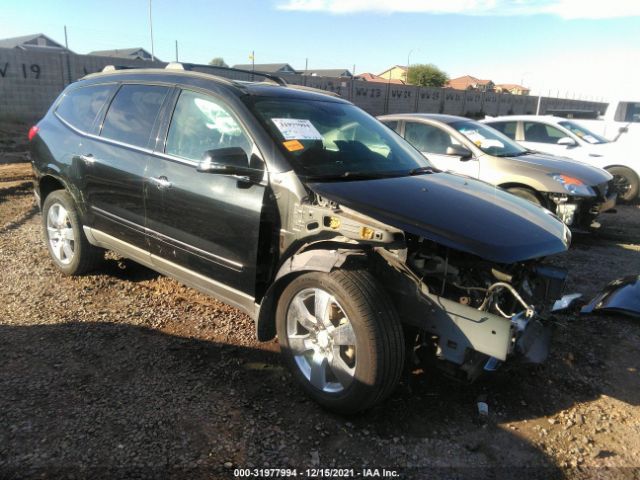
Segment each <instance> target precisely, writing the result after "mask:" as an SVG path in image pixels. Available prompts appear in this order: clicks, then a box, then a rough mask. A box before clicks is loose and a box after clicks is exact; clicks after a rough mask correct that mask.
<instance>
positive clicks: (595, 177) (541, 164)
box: [508, 152, 613, 186]
mask: <svg viewBox="0 0 640 480" xmlns="http://www.w3.org/2000/svg"><path fill="white" fill-rule="evenodd" d="M508 161H510V162H513V161H517V162H522V163H524V164H526V165H527V166H528V167H530V168H534V169H535V170H538V171H540V172H544V173H562V174H563V175H569V176H571V177H575V178H578V179H580V180H582V181H583V182H584V183H585V184H587V185H590V186H595V185H600V184H602V183H605V182H608V181H609V180H611V179H612V178H613V177H612V176H611V174H610V173H609V172H607V171H605V170H602V169H601V168H598V167H594V166H592V165H589V164H587V163H584V162H580V161H578V160H572V159H570V158H567V157H559V156H556V155H548V154H546V153H539V152H536V153H531V154H528V155H522V156H520V157H509V158H508Z"/></svg>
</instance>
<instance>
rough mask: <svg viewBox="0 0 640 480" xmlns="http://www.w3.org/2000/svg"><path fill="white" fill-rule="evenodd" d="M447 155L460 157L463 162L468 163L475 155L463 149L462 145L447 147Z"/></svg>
mask: <svg viewBox="0 0 640 480" xmlns="http://www.w3.org/2000/svg"><path fill="white" fill-rule="evenodd" d="M445 155H451V156H454V157H460V161H461V162H466V161H467V160H471V158H472V157H473V154H472V153H471V150H469V149H468V148H465V147H463V146H462V145H450V146H448V147H447V150H446V151H445Z"/></svg>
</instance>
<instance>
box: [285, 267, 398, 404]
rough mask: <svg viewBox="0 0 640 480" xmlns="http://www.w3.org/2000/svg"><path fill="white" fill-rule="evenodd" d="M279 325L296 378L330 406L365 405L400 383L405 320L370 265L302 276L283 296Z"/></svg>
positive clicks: (314, 396) (286, 355)
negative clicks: (402, 320)
mask: <svg viewBox="0 0 640 480" xmlns="http://www.w3.org/2000/svg"><path fill="white" fill-rule="evenodd" d="M276 327H277V331H278V340H279V342H280V346H281V351H282V355H283V357H284V360H285V362H286V363H287V364H288V366H289V368H290V369H291V371H292V372H293V375H294V377H295V378H296V380H297V381H298V382H299V383H300V384H301V385H302V387H303V389H304V390H305V391H306V392H307V393H308V394H309V395H310V396H311V397H312V398H313V399H314V400H316V401H317V402H318V403H320V404H322V405H323V406H325V407H327V408H328V409H330V410H333V411H336V412H339V413H354V412H357V411H361V410H365V409H367V408H369V407H371V406H373V405H374V404H376V403H379V402H380V401H382V400H383V399H384V398H386V397H387V396H388V395H389V394H390V393H391V392H392V391H393V389H394V388H395V387H396V385H397V383H398V380H399V378H400V375H401V372H402V367H403V364H404V338H403V332H402V327H401V325H400V321H399V320H398V317H397V314H396V312H395V309H394V307H393V305H392V304H391V302H390V300H389V298H388V297H387V295H386V293H385V292H384V291H383V290H382V289H381V288H380V286H379V285H378V284H377V283H376V282H375V280H374V279H373V277H372V276H371V274H370V273H368V272H366V271H360V270H358V271H346V270H337V271H335V272H332V273H330V274H327V273H321V272H311V273H306V274H303V275H301V276H299V277H298V278H296V279H295V280H293V281H292V282H291V283H290V284H289V285H288V286H287V287H286V288H285V290H284V291H283V293H282V295H281V297H280V299H279V302H278V307H277V310H276Z"/></svg>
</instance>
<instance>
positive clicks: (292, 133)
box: [271, 118, 322, 140]
mask: <svg viewBox="0 0 640 480" xmlns="http://www.w3.org/2000/svg"><path fill="white" fill-rule="evenodd" d="M271 121H272V122H273V123H274V124H275V126H276V127H278V130H280V133H282V136H283V137H284V139H285V140H322V135H321V134H320V132H319V131H318V130H316V127H314V126H313V124H312V123H311V122H310V121H309V120H303V119H299V118H272V119H271Z"/></svg>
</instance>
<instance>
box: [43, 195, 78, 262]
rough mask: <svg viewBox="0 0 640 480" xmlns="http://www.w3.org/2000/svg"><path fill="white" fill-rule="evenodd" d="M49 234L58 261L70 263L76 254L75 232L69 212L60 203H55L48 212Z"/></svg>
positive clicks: (52, 249)
mask: <svg viewBox="0 0 640 480" xmlns="http://www.w3.org/2000/svg"><path fill="white" fill-rule="evenodd" d="M47 236H48V237H49V245H50V246H51V251H52V253H53V255H54V257H55V258H56V260H57V261H58V262H60V263H61V264H62V265H68V264H70V263H71V262H72V261H73V257H74V255H75V247H76V241H75V234H74V233H73V227H72V226H71V219H70V218H69V212H68V211H67V209H66V208H64V207H63V206H62V205H61V204H59V203H54V204H53V205H51V207H50V208H49V212H48V214H47Z"/></svg>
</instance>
